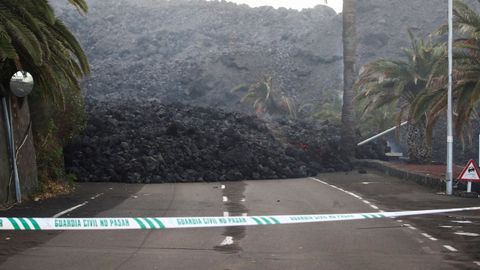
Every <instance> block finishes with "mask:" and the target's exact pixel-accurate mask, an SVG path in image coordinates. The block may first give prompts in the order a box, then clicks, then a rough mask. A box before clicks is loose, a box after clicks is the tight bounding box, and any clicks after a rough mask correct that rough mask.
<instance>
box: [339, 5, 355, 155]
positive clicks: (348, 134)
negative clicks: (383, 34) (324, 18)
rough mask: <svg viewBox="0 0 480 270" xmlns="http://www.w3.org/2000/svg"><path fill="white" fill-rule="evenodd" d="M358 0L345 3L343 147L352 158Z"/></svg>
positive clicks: (353, 146) (353, 150) (353, 147)
mask: <svg viewBox="0 0 480 270" xmlns="http://www.w3.org/2000/svg"><path fill="white" fill-rule="evenodd" d="M356 6H357V1H356V0H344V1H343V65H344V71H343V107H342V129H343V132H342V147H343V150H344V152H345V154H347V155H349V156H350V157H352V156H353V155H354V152H355V141H354V139H355V136H354V120H353V116H354V115H353V114H354V112H353V104H352V103H353V97H354V91H353V84H354V83H355V77H356V76H355V75H356V74H355V60H356V48H357V40H356Z"/></svg>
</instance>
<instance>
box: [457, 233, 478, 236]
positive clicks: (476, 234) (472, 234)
mask: <svg viewBox="0 0 480 270" xmlns="http://www.w3.org/2000/svg"><path fill="white" fill-rule="evenodd" d="M455 234H456V235H462V236H471V237H477V236H480V234H478V233H469V232H455Z"/></svg>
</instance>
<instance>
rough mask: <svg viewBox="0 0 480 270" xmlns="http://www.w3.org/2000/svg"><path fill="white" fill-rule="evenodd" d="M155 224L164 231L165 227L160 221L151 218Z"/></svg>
mask: <svg viewBox="0 0 480 270" xmlns="http://www.w3.org/2000/svg"><path fill="white" fill-rule="evenodd" d="M152 219H153V220H154V221H155V222H156V223H157V225H158V226H159V227H160V229H165V225H163V223H162V222H161V221H160V219H158V218H152Z"/></svg>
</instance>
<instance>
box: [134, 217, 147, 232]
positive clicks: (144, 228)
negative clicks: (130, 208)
mask: <svg viewBox="0 0 480 270" xmlns="http://www.w3.org/2000/svg"><path fill="white" fill-rule="evenodd" d="M133 220H135V221H136V222H137V223H138V226H140V228H141V229H142V230H146V229H147V226H145V224H143V222H142V221H141V220H140V219H139V218H133Z"/></svg>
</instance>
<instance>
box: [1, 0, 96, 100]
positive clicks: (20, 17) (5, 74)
mask: <svg viewBox="0 0 480 270" xmlns="http://www.w3.org/2000/svg"><path fill="white" fill-rule="evenodd" d="M69 2H70V3H72V4H73V5H75V7H77V9H78V10H79V11H80V12H87V10H88V8H87V4H86V2H85V1H84V0H69ZM17 70H24V71H28V72H30V73H31V74H32V75H33V77H34V79H35V85H36V89H41V91H42V92H43V93H45V94H49V95H50V96H52V97H54V98H58V97H63V94H64V93H63V91H64V89H72V90H79V89H80V87H79V83H78V80H79V78H81V77H83V76H84V75H86V74H88V73H89V66H88V61H87V58H86V56H85V54H84V52H83V50H82V48H81V47H80V44H79V43H78V41H77V40H76V39H75V37H74V36H73V34H72V33H71V32H70V31H69V30H68V28H67V27H66V26H65V25H64V24H63V22H62V21H61V20H59V19H58V18H56V17H55V13H54V11H53V8H52V7H51V6H50V4H49V3H48V1H47V0H35V1H28V0H16V1H2V2H0V82H1V83H2V84H4V85H5V84H6V83H7V82H8V80H9V79H10V76H11V75H12V74H14V73H15V72H16V71H17Z"/></svg>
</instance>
